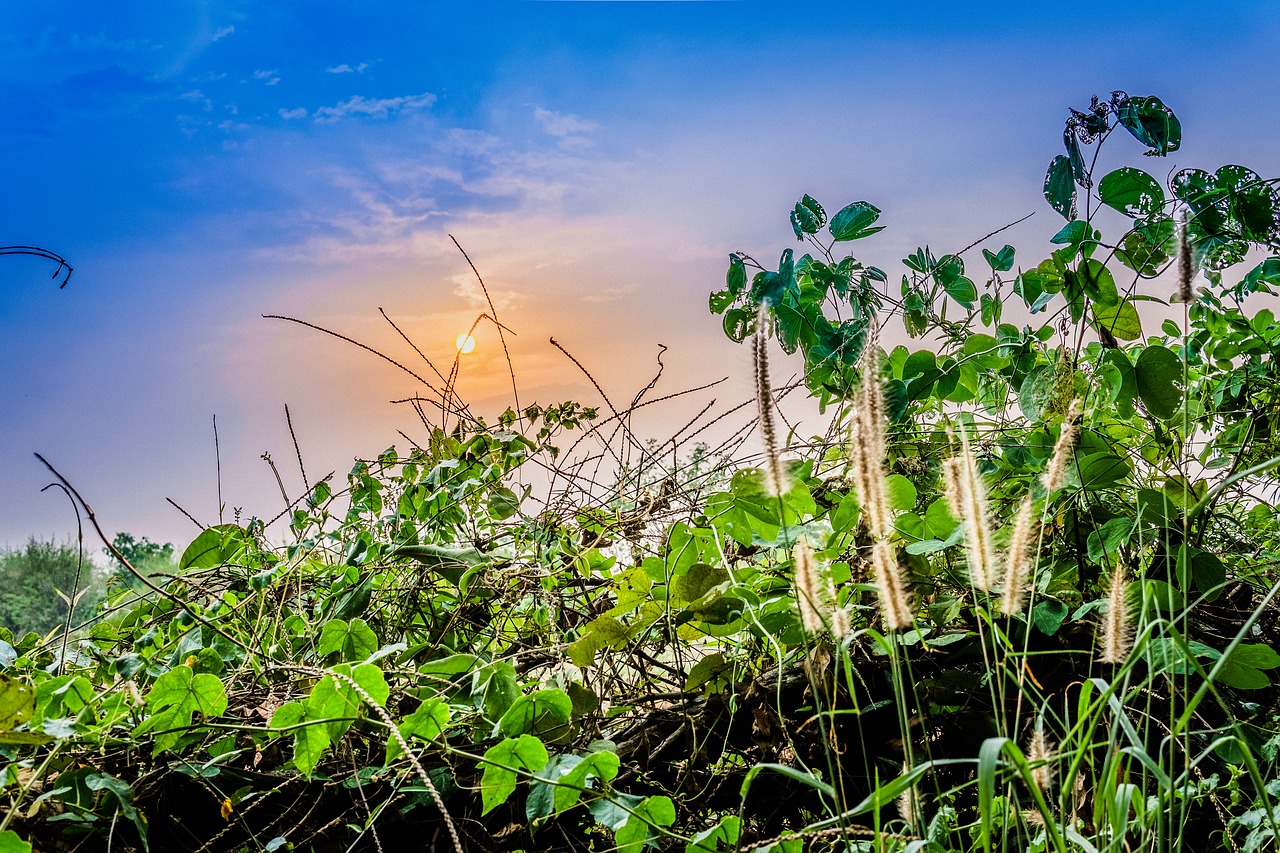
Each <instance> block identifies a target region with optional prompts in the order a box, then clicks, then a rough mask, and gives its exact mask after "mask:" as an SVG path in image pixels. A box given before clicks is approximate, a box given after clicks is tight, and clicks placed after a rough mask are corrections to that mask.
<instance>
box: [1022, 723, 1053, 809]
mask: <svg viewBox="0 0 1280 853" xmlns="http://www.w3.org/2000/svg"><path fill="white" fill-rule="evenodd" d="M1056 758H1057V752H1056V750H1055V749H1054V746H1053V744H1052V743H1051V742H1050V741H1049V737H1048V736H1047V735H1046V734H1045V733H1044V725H1043V721H1037V722H1036V729H1035V731H1034V732H1033V733H1032V734H1031V740H1030V741H1029V742H1028V743H1027V762H1028V763H1029V764H1031V779H1032V780H1033V781H1034V782H1035V783H1036V787H1037V788H1039V789H1040V790H1041V791H1043V792H1044V793H1048V792H1049V789H1050V788H1051V787H1053V761H1054V759H1056Z"/></svg>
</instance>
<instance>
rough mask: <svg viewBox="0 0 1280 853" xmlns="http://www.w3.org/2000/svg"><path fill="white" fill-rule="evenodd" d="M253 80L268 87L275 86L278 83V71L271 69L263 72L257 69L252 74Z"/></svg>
mask: <svg viewBox="0 0 1280 853" xmlns="http://www.w3.org/2000/svg"><path fill="white" fill-rule="evenodd" d="M253 79H254V80H262V81H263V82H265V83H266V84H267V85H268V86H275V85H277V84H279V82H280V71H279V70H278V69H275V68H273V69H271V70H270V71H263V70H261V69H259V70H257V71H255V72H253Z"/></svg>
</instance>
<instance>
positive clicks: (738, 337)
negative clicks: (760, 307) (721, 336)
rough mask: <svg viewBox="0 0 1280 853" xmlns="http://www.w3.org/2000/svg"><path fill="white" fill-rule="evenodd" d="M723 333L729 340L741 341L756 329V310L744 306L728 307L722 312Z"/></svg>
mask: <svg viewBox="0 0 1280 853" xmlns="http://www.w3.org/2000/svg"><path fill="white" fill-rule="evenodd" d="M723 326H724V333H725V334H726V335H727V336H728V337H729V340H731V341H733V342H735V343H739V344H740V343H742V342H743V341H745V340H746V339H747V338H748V337H749V336H751V335H753V334H755V331H756V312H755V311H750V310H748V309H746V308H730V309H729V310H728V311H726V312H725V314H724V323H723Z"/></svg>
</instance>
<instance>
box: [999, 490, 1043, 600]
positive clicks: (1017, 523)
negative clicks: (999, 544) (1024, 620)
mask: <svg viewBox="0 0 1280 853" xmlns="http://www.w3.org/2000/svg"><path fill="white" fill-rule="evenodd" d="M1035 520H1036V519H1035V503H1034V502H1033V501H1032V500H1031V495H1027V496H1026V497H1025V498H1023V500H1022V506H1021V507H1019V508H1018V516H1017V518H1016V519H1015V520H1014V522H1013V535H1012V536H1010V537H1009V548H1008V550H1007V551H1006V553H1005V558H1004V595H1003V596H1001V598H1000V612H1001V613H1003V614H1005V615H1006V616H1012V615H1013V614H1015V613H1018V612H1020V611H1021V610H1022V598H1023V593H1024V591H1025V589H1026V586H1027V582H1028V580H1029V578H1030V574H1031V562H1032V543H1033V539H1034V538H1035Z"/></svg>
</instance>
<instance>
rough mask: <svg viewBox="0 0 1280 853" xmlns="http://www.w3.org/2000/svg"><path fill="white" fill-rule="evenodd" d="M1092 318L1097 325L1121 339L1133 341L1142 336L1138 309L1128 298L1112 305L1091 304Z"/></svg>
mask: <svg viewBox="0 0 1280 853" xmlns="http://www.w3.org/2000/svg"><path fill="white" fill-rule="evenodd" d="M1093 318H1094V320H1095V321H1096V322H1097V324H1098V327H1099V328H1102V329H1106V330H1107V331H1108V332H1110V333H1111V334H1112V336H1113V337H1116V338H1118V339H1120V340H1122V341H1135V340H1137V339H1138V338H1140V337H1141V336H1142V320H1141V319H1140V318H1139V317H1138V309H1137V308H1135V307H1134V306H1133V302H1131V301H1130V300H1128V299H1125V300H1122V301H1120V302H1117V303H1115V304H1114V305H1105V306H1099V305H1097V304H1096V303H1095V304H1094V306H1093Z"/></svg>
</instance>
